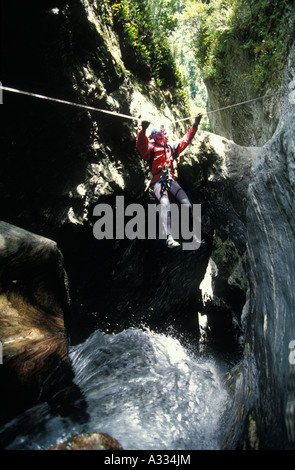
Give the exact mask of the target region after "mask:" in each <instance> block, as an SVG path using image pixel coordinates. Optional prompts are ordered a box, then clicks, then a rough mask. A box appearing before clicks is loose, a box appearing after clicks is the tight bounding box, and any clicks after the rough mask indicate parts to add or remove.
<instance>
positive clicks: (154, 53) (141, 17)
mask: <svg viewBox="0 0 295 470" xmlns="http://www.w3.org/2000/svg"><path fill="white" fill-rule="evenodd" d="M179 1H180V0H161V1H160V2H159V4H157V3H156V2H155V1H153V0H149V1H144V0H100V1H98V2H97V5H98V10H99V13H100V15H104V17H106V16H107V14H106V10H107V7H108V10H109V11H110V12H111V14H112V18H113V19H114V26H115V30H116V32H117V34H118V36H119V39H120V43H121V50H122V55H123V59H124V62H125V64H126V65H127V67H128V69H129V70H130V71H131V72H132V73H133V74H134V75H135V76H137V77H138V78H140V79H142V80H147V81H148V80H150V79H151V78H152V77H153V78H154V79H155V81H156V83H157V85H158V86H159V87H160V88H162V89H163V90H167V89H168V88H171V89H174V93H175V94H176V95H177V96H178V98H179V99H181V100H184V99H185V93H184V89H183V80H182V77H181V74H180V72H179V70H178V68H177V66H176V63H175V60H174V58H173V56H172V53H171V49H170V45H169V41H168V39H167V38H166V37H165V35H164V31H165V28H167V27H169V28H171V30H172V29H173V28H175V26H176V23H175V22H174V21H173V8H172V6H171V9H170V10H169V9H168V10H167V9H162V10H161V11H160V13H159V12H158V13H157V9H159V7H160V6H161V3H163V4H164V3H166V4H167V3H169V4H171V5H174V6H175V7H176V3H179ZM155 5H156V6H155ZM166 6H167V5H166ZM156 7H157V9H156Z"/></svg>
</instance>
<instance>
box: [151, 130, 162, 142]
mask: <svg viewBox="0 0 295 470" xmlns="http://www.w3.org/2000/svg"><path fill="white" fill-rule="evenodd" d="M157 136H159V137H163V133H162V131H161V129H158V128H157V127H154V129H153V130H152V132H151V138H152V139H154V140H156V139H157Z"/></svg>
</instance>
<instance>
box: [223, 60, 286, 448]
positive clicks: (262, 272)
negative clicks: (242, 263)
mask: <svg viewBox="0 0 295 470" xmlns="http://www.w3.org/2000/svg"><path fill="white" fill-rule="evenodd" d="M294 76H295V74H294V51H293V53H292V54H291V56H290V61H289V67H288V69H287V73H286V80H285V83H284V84H283V87H282V93H284V100H283V101H282V103H281V105H282V111H283V113H282V119H281V121H280V125H279V127H278V129H277V132H276V133H275V135H274V136H273V138H272V139H271V140H270V141H269V142H268V143H267V144H266V145H265V146H264V147H263V148H262V149H261V152H260V153H259V155H258V156H257V157H256V159H255V161H254V163H253V172H252V182H251V184H250V187H249V207H248V212H247V219H248V222H247V228H248V258H249V285H250V297H249V308H248V311H247V312H245V318H244V322H245V324H246V325H247V328H246V335H245V339H246V345H245V353H244V360H243V362H242V363H241V364H240V366H239V367H238V368H237V370H236V373H235V374H234V375H235V380H234V383H235V384H236V390H235V392H234V398H233V400H234V407H233V408H232V410H231V417H230V423H231V428H230V431H229V435H228V441H227V447H229V448H233V447H236V446H239V447H240V448H243V447H244V446H246V445H249V442H250V441H249V439H248V438H247V435H248V434H249V432H250V427H251V426H252V429H253V420H254V419H255V428H256V431H255V432H256V434H257V438H258V441H256V442H257V443H258V444H257V445H259V449H290V448H294V446H295V442H294V392H295V389H294V363H293V361H292V360H290V345H292V341H293V340H294V337H295V316H294V312H295V309H294V307H295V305H294V291H295V285H294V280H295V271H294V266H295V258H294V256H295V244H294V233H295V224H294V202H295V192H294V188H295V172H294V169H295V165H294V158H295V154H294V148H295V142H294V126H295V113H294V111H295V106H294V105H295V102H294V98H293V97H294V84H295V80H294ZM235 416H238V417H239V418H238V420H236V419H235V418H234V417H235ZM251 423H252V424H251ZM247 443H248V444H247Z"/></svg>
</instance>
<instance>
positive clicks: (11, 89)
mask: <svg viewBox="0 0 295 470" xmlns="http://www.w3.org/2000/svg"><path fill="white" fill-rule="evenodd" d="M0 88H2V90H5V91H10V92H12V93H20V94H21V95H27V96H33V97H34V98H40V99H42V100H48V101H54V102H55V103H61V104H67V105H70V106H76V107H78V108H84V109H88V110H91V111H99V112H100V113H106V114H112V115H113V116H119V117H123V118H126V119H132V120H133V121H141V120H142V119H139V118H136V117H133V116H129V115H127V114H120V113H117V112H115V111H108V110H106V109H99V108H95V107H93V106H88V105H85V104H80V103H73V102H72V101H66V100H61V99H59V98H52V97H50V96H44V95H39V94H37V93H31V92H29V91H23V90H17V89H15V88H9V87H6V86H2V85H1V84H0Z"/></svg>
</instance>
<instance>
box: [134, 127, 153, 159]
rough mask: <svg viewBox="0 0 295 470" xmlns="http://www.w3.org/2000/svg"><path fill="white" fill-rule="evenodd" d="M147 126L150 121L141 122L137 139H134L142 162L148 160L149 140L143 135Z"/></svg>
mask: <svg viewBox="0 0 295 470" xmlns="http://www.w3.org/2000/svg"><path fill="white" fill-rule="evenodd" d="M149 125H150V121H142V123H141V130H140V131H139V133H138V134H137V139H136V148H137V150H138V152H139V154H140V156H141V157H142V158H143V159H144V160H149V158H150V148H149V139H148V138H147V136H146V134H145V132H146V130H147V128H148V127H149Z"/></svg>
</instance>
